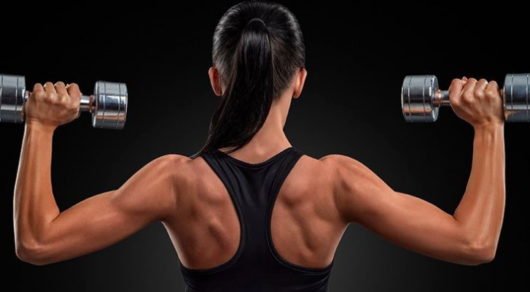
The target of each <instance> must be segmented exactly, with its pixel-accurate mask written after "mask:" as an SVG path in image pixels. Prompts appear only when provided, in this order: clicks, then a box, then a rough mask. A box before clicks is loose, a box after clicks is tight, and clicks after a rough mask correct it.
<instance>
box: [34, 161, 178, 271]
mask: <svg viewBox="0 0 530 292" xmlns="http://www.w3.org/2000/svg"><path fill="white" fill-rule="evenodd" d="M174 162H175V158H174V157H173V156H170V155H166V156H162V157H159V158H157V159H155V160H153V161H151V162H150V163H148V164H147V165H145V166H144V167H143V168H141V169H140V170H139V171H137V172H136V173H135V174H134V175H133V176H132V177H131V178H129V179H128V180H127V181H126V182H125V183H124V184H123V185H122V186H121V187H120V188H119V189H117V190H112V191H107V192H104V193H100V194H98V195H95V196H92V197H89V198H87V199H85V200H83V201H81V202H79V203H78V204H76V205H74V206H72V207H71V208H69V209H67V210H65V211H63V212H61V213H60V215H59V216H58V217H57V218H56V219H55V220H53V221H52V222H51V223H50V224H49V228H48V229H47V230H48V231H47V232H46V235H45V238H44V239H43V243H42V246H43V248H42V251H41V253H42V254H41V255H40V258H41V260H42V261H44V262H57V261H63V260H66V259H70V258H74V257H78V256H81V255H84V254H87V253H90V252H94V251H97V250H100V249H103V248H105V247H107V246H110V245H112V244H114V243H117V242H118V241H121V240H123V239H124V238H126V237H128V236H130V235H132V234H133V233H135V232H137V231H138V230H140V229H142V228H144V227H146V226H147V225H149V224H151V223H152V222H154V221H157V220H163V219H164V218H166V217H167V216H169V214H170V213H171V212H172V211H173V209H174V208H175V207H176V198H175V195H176V194H175V190H174V179H173V178H174V176H173V175H172V174H173V173H174V172H173V171H172V170H171V168H173V167H175V163H174ZM36 256H37V258H39V255H38V254H37V255H36Z"/></svg>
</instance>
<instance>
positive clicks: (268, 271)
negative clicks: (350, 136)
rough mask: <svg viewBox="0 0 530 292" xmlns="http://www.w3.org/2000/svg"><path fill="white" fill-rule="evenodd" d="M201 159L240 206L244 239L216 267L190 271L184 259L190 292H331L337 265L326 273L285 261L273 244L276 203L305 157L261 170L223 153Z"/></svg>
mask: <svg viewBox="0 0 530 292" xmlns="http://www.w3.org/2000/svg"><path fill="white" fill-rule="evenodd" d="M193 156H194V155H193ZM193 156H191V157H193ZM201 156H202V157H203V159H204V160H205V161H206V162H207V163H208V165H209V166H210V167H211V168H212V169H213V171H214V172H215V173H216V175H217V176H218V177H219V178H220V179H221V181H222V182H223V184H224V185H225V187H226V189H227V190H228V193H229V194H230V197H231V199H232V203H233V204H235V209H236V211H237V215H238V219H239V223H240V226H241V230H240V232H241V239H240V243H239V247H238V249H237V252H236V253H235V255H234V256H233V257H232V258H231V259H230V260H228V261H227V262H225V263H223V264H221V265H218V266H216V267H212V268H208V269H189V268H187V267H185V266H184V265H183V264H182V262H181V261H180V259H179V266H180V269H181V271H182V275H183V277H184V283H185V287H186V290H185V291H186V292H262V291H263V292H326V291H328V280H329V277H330V272H331V268H332V266H333V263H334V260H333V261H332V262H331V263H330V264H329V265H328V266H327V267H324V268H311V267H304V266H299V265H296V264H294V263H291V262H288V261H287V260H285V259H283V258H282V257H281V256H280V255H279V254H278V252H277V251H276V249H275V248H274V246H273V244H272V240H271V233H270V230H271V229H270V227H271V224H270V219H271V214H272V208H273V206H274V202H275V201H276V197H277V195H278V191H279V190H280V187H281V185H282V183H283V182H284V180H285V178H286V177H287V175H288V174H289V172H290V171H291V169H292V168H293V167H294V165H295V164H296V162H297V161H298V160H299V159H300V157H301V156H302V153H301V152H300V151H298V150H297V149H296V148H294V147H293V146H290V147H289V148H286V149H284V150H282V151H281V152H279V153H277V154H276V155H274V156H272V157H271V158H269V159H267V160H266V161H264V162H261V163H257V164H251V163H247V162H245V161H242V160H239V159H236V158H234V157H232V156H230V155H228V154H226V153H224V152H222V151H219V150H216V151H215V152H214V153H203V154H201Z"/></svg>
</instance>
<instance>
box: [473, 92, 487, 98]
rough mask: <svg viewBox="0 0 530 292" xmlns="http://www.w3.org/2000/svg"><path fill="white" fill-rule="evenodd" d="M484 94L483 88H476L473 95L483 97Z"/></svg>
mask: <svg viewBox="0 0 530 292" xmlns="http://www.w3.org/2000/svg"><path fill="white" fill-rule="evenodd" d="M484 96H485V94H484V91H483V90H477V91H475V97H476V98H480V99H483V98H484Z"/></svg>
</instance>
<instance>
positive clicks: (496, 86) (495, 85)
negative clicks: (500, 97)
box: [485, 80, 499, 91]
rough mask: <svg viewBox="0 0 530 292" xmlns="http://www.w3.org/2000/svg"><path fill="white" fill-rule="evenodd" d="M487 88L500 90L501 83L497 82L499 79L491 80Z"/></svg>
mask: <svg viewBox="0 0 530 292" xmlns="http://www.w3.org/2000/svg"><path fill="white" fill-rule="evenodd" d="M485 90H492V91H499V84H497V81H495V80H491V81H490V82H489V83H488V86H486V88H485Z"/></svg>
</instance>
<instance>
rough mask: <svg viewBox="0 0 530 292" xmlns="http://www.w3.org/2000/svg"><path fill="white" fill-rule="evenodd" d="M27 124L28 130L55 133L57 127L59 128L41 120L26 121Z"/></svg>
mask: <svg viewBox="0 0 530 292" xmlns="http://www.w3.org/2000/svg"><path fill="white" fill-rule="evenodd" d="M25 126H26V129H27V130H30V131H38V132H44V133H48V134H53V133H54V132H55V129H56V128H57V127H55V126H51V125H44V124H42V123H39V122H30V121H26V123H25Z"/></svg>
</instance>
